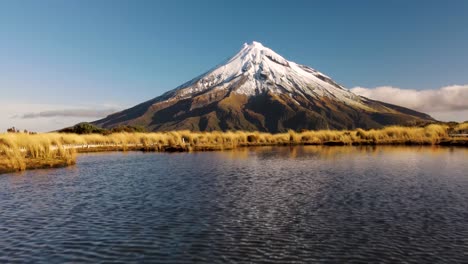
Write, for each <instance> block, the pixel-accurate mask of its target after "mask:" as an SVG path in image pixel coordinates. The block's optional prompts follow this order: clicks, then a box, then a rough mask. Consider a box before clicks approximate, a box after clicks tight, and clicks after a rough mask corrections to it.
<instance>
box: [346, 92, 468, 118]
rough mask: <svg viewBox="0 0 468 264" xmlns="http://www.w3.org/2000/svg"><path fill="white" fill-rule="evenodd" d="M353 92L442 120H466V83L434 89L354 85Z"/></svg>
mask: <svg viewBox="0 0 468 264" xmlns="http://www.w3.org/2000/svg"><path fill="white" fill-rule="evenodd" d="M351 91H352V92H353V93H356V94H358V95H362V96H364V97H367V98H370V99H374V100H378V101H383V102H387V103H391V104H396V105H400V106H404V107H408V108H410V109H414V110H417V111H420V112H424V113H427V114H430V115H431V116H432V117H434V118H436V119H439V120H442V121H465V120H468V85H452V86H446V87H442V88H439V89H434V90H413V89H401V88H397V87H392V86H381V87H376V88H372V89H369V88H364V87H355V88H353V89H351Z"/></svg>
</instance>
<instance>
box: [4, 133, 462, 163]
mask: <svg viewBox="0 0 468 264" xmlns="http://www.w3.org/2000/svg"><path fill="white" fill-rule="evenodd" d="M461 125H463V126H461V127H460V128H459V130H463V129H466V128H467V127H468V125H466V124H461ZM448 129H449V127H448V126H446V125H436V124H431V125H428V126H426V127H400V126H390V127H386V128H383V129H371V130H363V129H356V130H343V131H337V130H320V131H304V132H294V131H289V132H286V133H278V134H270V133H263V132H246V131H228V132H217V131H214V132H192V131H188V130H184V131H171V132H158V133H125V132H124V133H114V134H110V135H100V134H87V135H77V134H66V133H44V134H36V135H29V134H22V133H7V134H0V171H2V170H3V171H15V170H25V169H30V168H34V167H41V168H42V167H54V166H62V165H67V164H73V163H75V156H76V155H75V152H76V151H78V152H90V151H112V150H123V151H125V150H146V151H203V150H223V149H233V148H237V147H244V146H260V145H262V146H265V145H379V144H394V145H397V144H405V145H437V144H442V143H444V142H452V140H453V139H451V138H450V136H449V133H448ZM463 140H464V141H463V142H464V143H463V144H466V138H464V139H463Z"/></svg>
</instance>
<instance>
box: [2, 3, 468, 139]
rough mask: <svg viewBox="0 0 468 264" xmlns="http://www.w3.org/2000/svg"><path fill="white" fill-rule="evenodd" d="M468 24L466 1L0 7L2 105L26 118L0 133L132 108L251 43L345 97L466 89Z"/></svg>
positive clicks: (14, 119) (12, 118) (11, 119)
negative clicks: (357, 90)
mask: <svg viewBox="0 0 468 264" xmlns="http://www.w3.org/2000/svg"><path fill="white" fill-rule="evenodd" d="M466 14H468V1H462V0H460V1H456V0H452V1H385V2H384V1H287V2H285V1H215V0H212V1H208V0H205V1H202V0H201V1H188V0H187V1H144V0H140V1H114V0H108V1H98V0H94V1H88V0H81V1H61V0H57V1H53V0H50V1H49V0H44V1H36V0H34V1H22V0H12V1H9V0H1V1H0V92H1V93H2V97H1V98H0V103H3V104H7V103H10V104H16V105H18V106H19V105H23V106H24V107H23V108H22V109H19V110H18V114H16V117H15V113H10V112H12V111H13V112H14V110H11V108H12V109H14V108H15V107H14V106H15V105H13V106H12V105H10V106H9V107H10V108H9V109H10V110H8V111H9V116H5V114H4V115H3V116H1V115H0V130H3V128H4V126H5V125H6V124H7V123H8V124H14V123H15V122H17V123H20V124H22V123H21V122H23V121H24V120H18V119H19V118H18V116H20V115H21V114H24V112H25V111H26V109H27V111H29V112H33V109H32V108H33V107H32V105H33V104H34V108H35V109H40V110H41V111H42V110H44V111H49V110H51V109H52V110H53V109H60V107H62V108H64V109H69V110H70V111H71V110H72V109H75V108H80V109H82V108H91V109H94V108H99V109H101V108H106V107H107V108H109V109H112V110H113V109H118V108H121V107H127V106H131V105H134V104H136V103H139V102H142V101H145V100H148V99H150V98H153V97H156V96H158V95H160V94H162V93H163V92H164V91H167V90H169V89H173V88H175V87H176V86H178V85H180V84H182V83H183V82H185V81H187V80H189V79H191V78H193V77H195V76H196V75H199V74H200V73H202V72H204V71H206V70H207V69H209V68H211V67H213V66H214V65H216V64H218V63H219V62H221V61H222V60H224V59H226V58H227V57H229V56H231V55H233V54H235V53H236V52H237V51H238V50H239V49H240V48H241V46H242V44H243V43H244V42H251V41H253V40H257V41H259V42H262V43H263V44H264V45H265V46H268V47H270V48H272V49H273V50H275V51H276V52H278V53H279V54H281V55H283V56H284V57H285V58H287V59H289V60H292V61H295V62H298V63H301V64H306V65H309V66H311V67H314V68H316V69H318V70H320V71H322V72H324V73H325V74H327V75H329V76H331V77H332V78H334V79H335V80H336V81H338V82H339V83H341V84H343V85H344V86H346V87H349V88H353V87H358V86H359V87H367V88H374V87H379V86H393V87H398V88H399V89H414V90H431V89H432V90H437V89H439V88H441V87H444V86H450V85H456V84H457V85H461V86H463V87H464V85H466V84H468V63H467V62H468V48H467V47H468V26H467V25H468V16H467V15H466ZM27 105H31V107H29V108H28V107H27ZM0 110H2V109H0ZM464 110H466V109H464ZM464 110H463V111H464ZM36 111H39V110H36ZM3 112H6V110H5V111H3ZM43 118H45V117H43ZM48 118H49V119H47V120H42V121H47V122H49V121H50V117H48ZM462 118H464V117H462ZM467 118H468V116H467ZM66 119H67V118H66ZM57 120H58V119H57ZM57 120H55V121H57ZM77 120H78V118H77ZM20 121H21V122H20ZM72 121H75V120H74V119H73V120H67V122H72ZM24 122H26V121H24ZM28 122H29V123H28ZM28 122H26V123H24V124H25V126H27V127H28V128H29V129H35V128H37V129H38V130H44V129H49V128H50V127H53V126H54V125H52V124H49V125H47V126H44V127H43V126H41V125H40V124H37V120H35V119H34V120H31V119H29V121H28ZM26 124H27V125H26ZM63 124H64V121H63V120H62V121H57V122H56V124H55V126H56V127H59V126H61V125H63Z"/></svg>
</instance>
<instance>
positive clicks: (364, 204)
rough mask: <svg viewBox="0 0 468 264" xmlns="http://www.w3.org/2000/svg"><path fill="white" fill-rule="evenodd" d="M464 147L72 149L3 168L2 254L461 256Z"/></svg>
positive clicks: (206, 258)
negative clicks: (42, 166)
mask: <svg viewBox="0 0 468 264" xmlns="http://www.w3.org/2000/svg"><path fill="white" fill-rule="evenodd" d="M466 158H467V151H466V150H464V149H445V148H437V149H434V148H417V147H412V148H397V147H378V148H371V147H366V148H358V147H349V148H347V147H313V146H310V147H295V148H289V147H282V148H281V147H274V148H270V147H266V148H252V149H242V150H238V151H232V152H231V151H229V152H213V153H177V154H162V153H148V154H143V153H105V154H87V155H81V156H80V157H79V160H78V165H77V166H75V167H71V168H64V169H57V170H43V171H33V172H25V173H22V174H10V175H4V176H1V177H0V211H1V214H0V263H16V262H18V263H22V262H33V263H63V262H73V263H89V262H117V263H129V262H130V263H131V262H133V263H139V262H148V261H150V262H160V263H193V262H204V263H214V262H217V263H238V262H251V263H263V262H268V263H311V262H320V263H322V262H350V263H353V262H354V263H359V262H379V263H395V262H406V263H421V262H445V263H463V262H466V261H467V253H466V252H468V192H467V191H466V190H468V175H467V174H466V171H467V170H468V166H467V163H466Z"/></svg>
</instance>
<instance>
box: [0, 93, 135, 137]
mask: <svg viewBox="0 0 468 264" xmlns="http://www.w3.org/2000/svg"><path fill="white" fill-rule="evenodd" d="M125 108H127V107H126V106H119V105H115V104H102V105H63V104H38V103H29V102H9V101H0V133H2V132H5V131H6V129H7V128H9V127H12V126H14V127H16V128H18V129H21V130H23V129H27V130H29V131H37V132H47V131H53V130H57V129H61V128H64V127H68V126H71V125H75V124H77V123H80V122H90V121H94V120H97V119H100V118H103V117H106V116H107V115H109V114H112V113H115V112H117V111H119V110H121V109H125Z"/></svg>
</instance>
